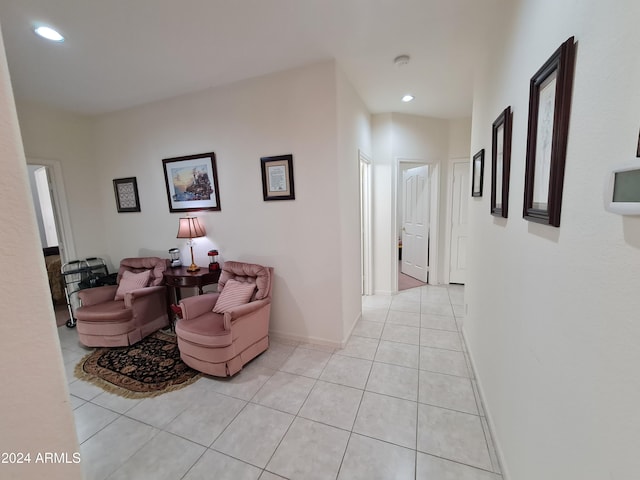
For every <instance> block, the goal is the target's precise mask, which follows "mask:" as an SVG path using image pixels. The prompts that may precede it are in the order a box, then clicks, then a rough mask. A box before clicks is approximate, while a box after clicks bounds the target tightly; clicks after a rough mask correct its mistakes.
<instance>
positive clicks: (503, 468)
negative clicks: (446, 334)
mask: <svg viewBox="0 0 640 480" xmlns="http://www.w3.org/2000/svg"><path fill="white" fill-rule="evenodd" d="M460 333H461V334H462V341H463V342H464V344H465V348H466V351H467V354H468V357H469V363H470V364H471V365H470V367H471V368H472V369H473V376H474V377H475V379H476V385H477V386H478V395H480V401H481V402H482V407H483V408H484V414H485V418H486V420H487V425H488V426H489V433H490V434H491V438H492V439H493V446H494V448H495V452H496V457H498V463H499V464H500V465H499V466H500V473H501V475H502V479H503V480H510V478H511V475H509V470H508V468H507V466H506V465H507V464H506V462H505V458H504V453H503V451H502V447H501V445H500V441H499V439H498V438H497V437H496V435H495V433H494V432H495V431H496V428H495V423H494V421H493V417H492V415H491V412H490V410H489V406H488V405H487V402H485V395H484V389H483V387H482V381H481V379H480V376H479V375H478V371H477V369H476V366H475V362H474V360H473V355H472V353H471V349H469V344H468V343H467V338H466V337H465V335H464V329H461V330H460Z"/></svg>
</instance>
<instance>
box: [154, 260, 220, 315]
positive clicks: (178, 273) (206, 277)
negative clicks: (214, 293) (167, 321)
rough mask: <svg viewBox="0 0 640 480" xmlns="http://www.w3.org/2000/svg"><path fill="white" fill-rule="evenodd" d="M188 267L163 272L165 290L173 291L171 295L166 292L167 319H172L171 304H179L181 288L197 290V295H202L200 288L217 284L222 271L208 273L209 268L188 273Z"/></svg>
mask: <svg viewBox="0 0 640 480" xmlns="http://www.w3.org/2000/svg"><path fill="white" fill-rule="evenodd" d="M187 268H188V267H177V268H168V269H167V270H165V271H164V284H165V285H166V286H167V287H168V289H167V290H169V289H173V295H171V294H170V293H169V292H167V311H168V312H169V318H173V312H172V311H171V304H172V303H173V302H174V301H175V303H176V305H177V304H178V303H179V302H180V298H181V296H180V289H181V288H197V289H198V294H199V295H202V287H204V286H205V285H212V284H214V283H218V279H219V278H220V273H221V272H222V270H220V269H218V270H214V271H212V272H210V271H209V267H200V270H198V271H196V272H190V271H189V270H187Z"/></svg>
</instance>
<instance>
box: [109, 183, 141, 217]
mask: <svg viewBox="0 0 640 480" xmlns="http://www.w3.org/2000/svg"><path fill="white" fill-rule="evenodd" d="M113 190H114V193H115V195H116V207H117V208H118V213H126V212H139V211H140V198H139V197H138V182H137V181H136V177H127V178H114V179H113Z"/></svg>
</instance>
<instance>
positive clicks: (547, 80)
mask: <svg viewBox="0 0 640 480" xmlns="http://www.w3.org/2000/svg"><path fill="white" fill-rule="evenodd" d="M574 62H575V42H574V39H573V37H571V38H569V39H568V40H567V41H566V42H564V43H563V44H562V45H560V47H559V48H558V49H557V50H556V51H555V52H554V54H553V55H551V57H550V58H549V59H548V60H547V61H546V62H545V64H544V65H542V67H540V69H539V70H538V71H537V72H536V73H535V75H534V76H533V77H532V78H531V82H530V85H529V128H528V132H527V161H526V167H525V179H524V206H523V212H522V216H523V217H524V218H525V220H529V221H532V222H536V223H543V224H545V225H551V226H553V227H559V226H560V210H561V207H562V187H563V183H564V164H565V157H566V155H567V136H568V132H569V115H570V110H571V90H572V86H573V69H574Z"/></svg>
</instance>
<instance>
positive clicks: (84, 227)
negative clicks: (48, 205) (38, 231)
mask: <svg viewBox="0 0 640 480" xmlns="http://www.w3.org/2000/svg"><path fill="white" fill-rule="evenodd" d="M17 107H18V118H19V121H20V131H21V133H22V141H23V143H24V150H25V155H26V157H27V159H29V160H57V161H59V162H60V166H61V169H62V175H63V182H64V185H65V187H66V188H65V190H66V193H67V196H68V198H67V199H66V200H67V204H68V206H69V217H70V220H71V230H72V234H73V238H74V240H75V247H76V252H75V253H76V257H77V258H86V257H95V256H100V257H104V256H107V255H108V252H107V250H106V242H105V236H106V233H107V232H106V231H105V229H104V224H103V222H102V221H101V218H100V215H96V212H99V211H100V209H101V208H102V199H101V198H100V196H99V195H98V194H97V192H98V191H99V188H100V184H99V180H98V178H97V171H96V161H95V157H94V150H93V138H92V135H93V134H92V130H91V121H90V119H89V118H87V117H84V116H81V115H76V114H73V113H68V112H62V111H60V110H53V109H50V108H47V107H44V106H42V105H35V104H31V103H26V102H18V104H17ZM176 231H177V230H176Z"/></svg>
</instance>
